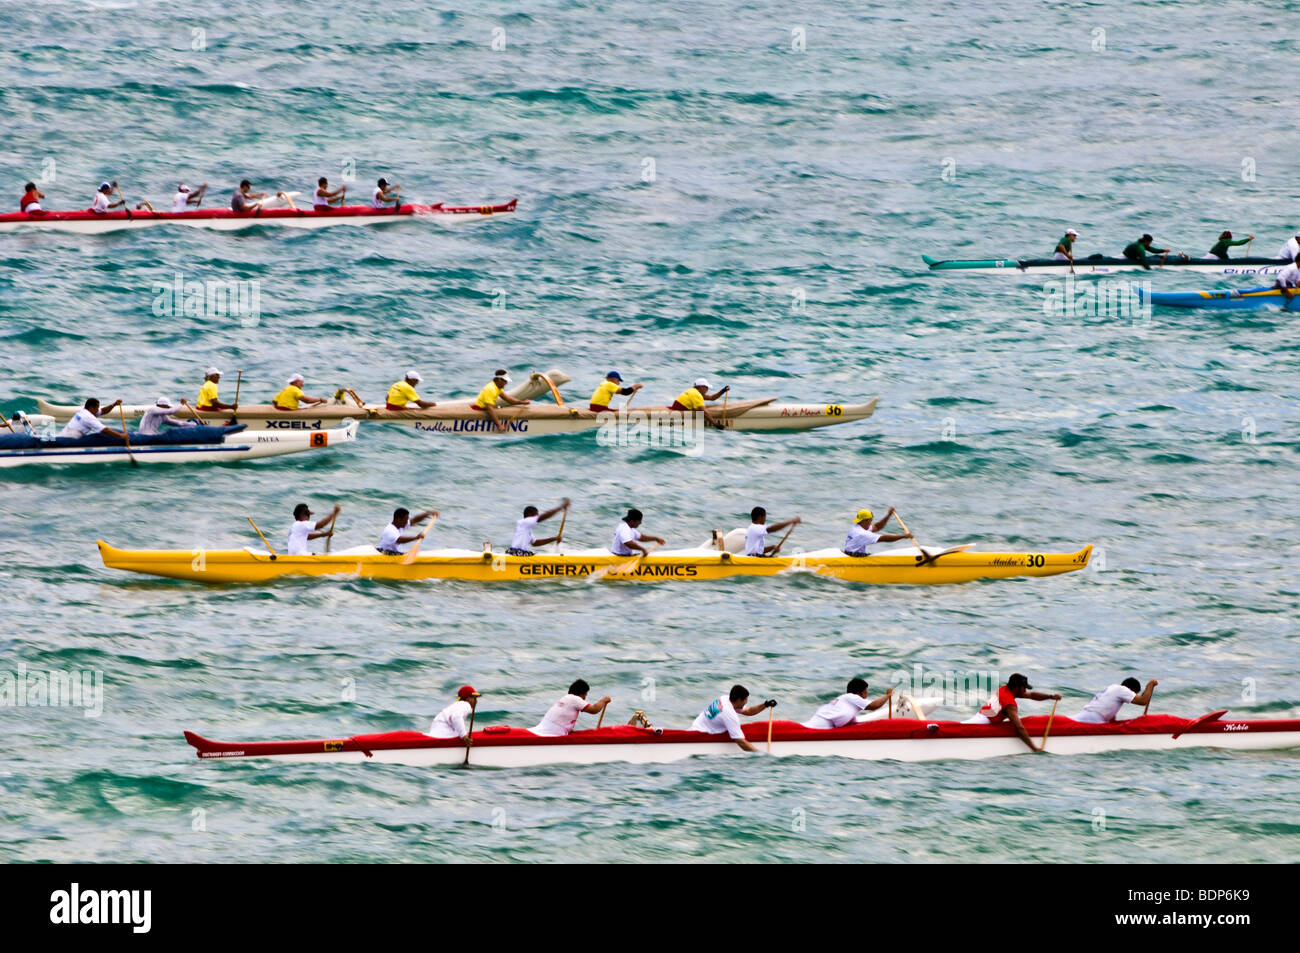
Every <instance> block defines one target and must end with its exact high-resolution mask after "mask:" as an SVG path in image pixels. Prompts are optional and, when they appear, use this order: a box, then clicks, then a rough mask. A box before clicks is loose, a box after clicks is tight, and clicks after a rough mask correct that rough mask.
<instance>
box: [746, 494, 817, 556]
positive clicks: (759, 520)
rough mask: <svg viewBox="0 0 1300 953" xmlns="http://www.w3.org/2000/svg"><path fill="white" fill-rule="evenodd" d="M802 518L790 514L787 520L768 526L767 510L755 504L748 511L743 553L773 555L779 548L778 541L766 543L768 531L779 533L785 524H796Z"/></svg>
mask: <svg viewBox="0 0 1300 953" xmlns="http://www.w3.org/2000/svg"><path fill="white" fill-rule="evenodd" d="M802 522H803V519H802V518H800V517H798V516H792V517H790V519H788V520H784V521H782V522H780V523H772V524H771V525H770V526H769V525H768V522H767V510H765V509H763V507H761V506H756V507H754V508H753V509H752V510H750V511H749V528H748V529H747V530H745V555H746V556H775V555H776V551H777V549H778V548H779V545H780V544H779V543H773V544H772V545H771V546H769V545H768V544H767V537H768V534H770V533H779V532H780V531H781V530H783V529H785V528H786V527H787V526H798V525H799V524H800V523H802Z"/></svg>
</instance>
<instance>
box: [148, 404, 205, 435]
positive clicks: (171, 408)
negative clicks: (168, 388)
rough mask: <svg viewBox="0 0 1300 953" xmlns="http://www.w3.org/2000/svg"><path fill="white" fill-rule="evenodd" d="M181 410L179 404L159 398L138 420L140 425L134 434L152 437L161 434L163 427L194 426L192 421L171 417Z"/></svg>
mask: <svg viewBox="0 0 1300 953" xmlns="http://www.w3.org/2000/svg"><path fill="white" fill-rule="evenodd" d="M180 409H181V404H174V403H172V401H171V398H170V397H159V398H158V399H157V400H156V401H154V404H153V406H152V407H149V408H146V410H145V412H144V416H142V417H141V418H140V424H139V426H138V427H136V432H137V433H139V434H141V435H142V436H146V437H149V436H152V435H154V434H158V433H162V430H163V426H164V425H169V426H172V427H189V426H192V425H194V423H195V422H194V421H193V420H185V419H183V418H181V417H173V416H172V414H174V413H176V412H177V411H178V410H180Z"/></svg>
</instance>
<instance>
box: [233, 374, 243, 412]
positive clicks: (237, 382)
mask: <svg viewBox="0 0 1300 953" xmlns="http://www.w3.org/2000/svg"><path fill="white" fill-rule="evenodd" d="M242 383H244V372H243V371H239V373H238V374H237V375H236V377H235V406H234V408H233V409H232V410H231V411H230V422H231V423H232V424H233V423H237V422H238V421H239V385H240V384H242Z"/></svg>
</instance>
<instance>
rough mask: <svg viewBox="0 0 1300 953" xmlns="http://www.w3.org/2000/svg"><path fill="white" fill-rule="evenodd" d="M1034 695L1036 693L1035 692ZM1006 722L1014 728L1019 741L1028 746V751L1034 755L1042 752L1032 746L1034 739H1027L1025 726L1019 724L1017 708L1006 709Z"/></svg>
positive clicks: (1034, 745) (1040, 749)
mask: <svg viewBox="0 0 1300 953" xmlns="http://www.w3.org/2000/svg"><path fill="white" fill-rule="evenodd" d="M1034 694H1037V693H1036V692H1035V693H1034ZM1025 697H1026V698H1028V697H1029V696H1028V695H1026V696H1025ZM1007 721H1009V722H1011V724H1013V725H1015V726H1016V734H1018V735H1019V736H1020V740H1021V741H1023V742H1024V743H1025V744H1027V745H1029V750H1030V751H1032V752H1034V753H1035V754H1039V753H1041V752H1042V750H1043V749H1042V748H1040V747H1038V745H1036V744H1034V739H1032V738H1030V737H1029V732H1027V731H1025V726H1024V725H1022V724H1021V723H1020V710H1019V709H1018V708H1008V709H1007Z"/></svg>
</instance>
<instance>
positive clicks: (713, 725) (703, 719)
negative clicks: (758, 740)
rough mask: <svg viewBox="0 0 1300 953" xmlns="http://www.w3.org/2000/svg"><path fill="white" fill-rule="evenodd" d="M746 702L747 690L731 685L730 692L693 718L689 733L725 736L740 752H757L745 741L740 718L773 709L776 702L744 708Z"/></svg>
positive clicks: (740, 686)
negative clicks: (737, 746) (698, 732)
mask: <svg viewBox="0 0 1300 953" xmlns="http://www.w3.org/2000/svg"><path fill="white" fill-rule="evenodd" d="M747 701H749V689H747V688H746V687H745V686H744V685H732V686H731V691H730V692H728V693H727V694H726V695H719V696H718V697H717V698H715V699H713V701H711V702H709V705H708V707H707V708H705V709H704V711H702V712H700V713H699V714H698V715H696V716H695V721H693V722H691V731H702V732H705V733H706V734H710V735H721V734H726V735H728V736H729V737H730V738H731V740H732V741H734V742H735V743H736V744H737V745H739V746H740V749H741V750H742V751H758V749H757V748H755V747H754V746H753V745H751V744H750V743H749V742H748V741H747V740H746V739H745V733H744V732H743V731H742V730H741V728H740V716H741V715H744V716H745V717H746V718H748V717H750V716H752V715H757V714H758V713H759V712H761V711H763V710H765V709H768V708H775V707H776V701H775V700H774V699H771V698H769V699H768V700H767V701H765V702H759V703H758V704H757V705H750V706H749V707H746V706H745V703H746V702H747Z"/></svg>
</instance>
